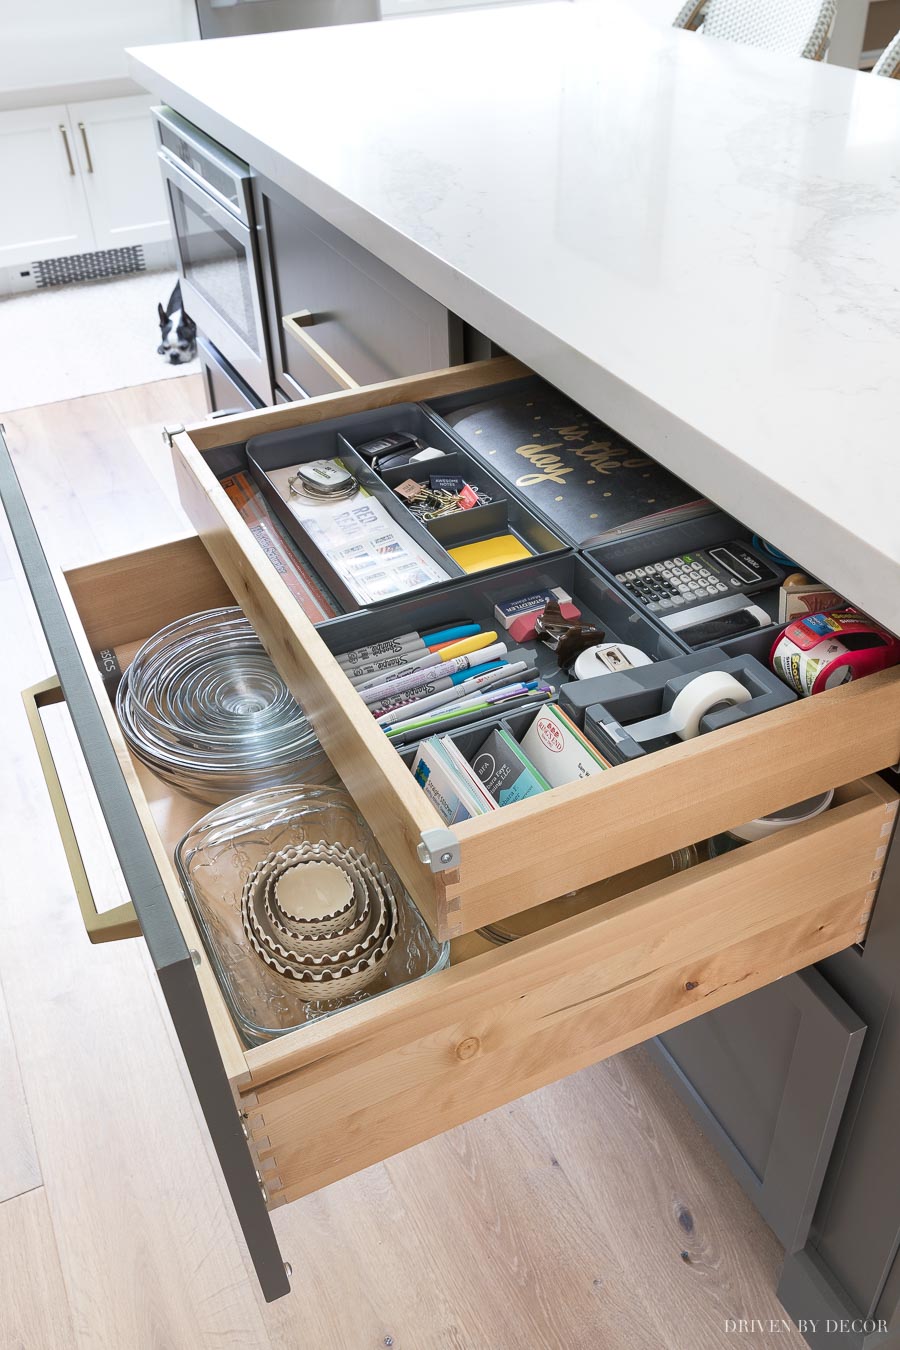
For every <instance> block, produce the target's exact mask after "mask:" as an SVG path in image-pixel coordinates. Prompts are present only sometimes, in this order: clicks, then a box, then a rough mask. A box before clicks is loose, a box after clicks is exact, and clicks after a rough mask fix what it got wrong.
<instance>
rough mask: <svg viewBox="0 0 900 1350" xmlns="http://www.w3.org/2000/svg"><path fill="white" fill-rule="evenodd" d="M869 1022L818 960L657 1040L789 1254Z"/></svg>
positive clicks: (809, 1207)
mask: <svg viewBox="0 0 900 1350" xmlns="http://www.w3.org/2000/svg"><path fill="white" fill-rule="evenodd" d="M865 1030H866V1028H865V1023H864V1022H863V1021H862V1020H861V1019H860V1018H859V1017H857V1015H856V1014H855V1013H854V1012H853V1011H852V1009H851V1008H850V1007H849V1006H848V1005H847V1004H846V1003H845V1002H844V1001H843V999H842V998H840V996H839V995H838V994H836V993H835V991H834V990H833V989H832V988H831V986H830V985H829V984H828V982H827V981H826V980H825V979H824V978H823V976H822V975H820V974H819V972H818V971H817V970H815V969H814V968H811V969H809V970H804V971H801V972H800V973H799V974H797V975H790V976H788V977H787V978H786V979H783V980H778V981H777V982H776V983H775V984H771V985H768V986H766V988H764V989H760V990H757V991H756V992H755V993H753V994H748V995H746V997H744V998H741V999H737V1000H736V1001H735V1002H734V1003H729V1004H726V1006H725V1007H723V1008H719V1009H717V1010H716V1011H715V1012H711V1013H707V1014H706V1015H705V1016H704V1017H698V1018H697V1019H696V1020H695V1021H693V1022H689V1023H688V1024H687V1025H685V1026H683V1027H678V1028H676V1030H674V1031H671V1032H667V1033H666V1035H664V1036H660V1037H659V1038H658V1039H657V1041H656V1042H654V1043H653V1045H654V1048H655V1052H656V1055H657V1057H658V1059H659V1060H660V1061H661V1062H662V1065H663V1067H664V1068H665V1069H666V1070H667V1072H668V1074H669V1076H670V1077H671V1079H672V1081H673V1082H674V1085H675V1087H676V1089H677V1091H678V1092H679V1095H680V1096H681V1097H682V1098H683V1100H684V1101H685V1102H686V1103H687V1105H688V1107H689V1109H690V1110H691V1112H692V1114H693V1115H694V1117H695V1119H696V1120H697V1123H698V1124H699V1125H700V1128H701V1129H702V1130H703V1131H704V1133H705V1134H707V1135H708V1136H709V1137H710V1138H711V1139H712V1141H713V1143H714V1144H715V1145H716V1146H717V1148H718V1149H719V1152H720V1153H721V1154H722V1156H723V1157H724V1159H725V1161H726V1162H727V1163H728V1165H729V1167H730V1168H731V1170H732V1172H733V1173H734V1175H735V1176H736V1177H737V1179H738V1181H739V1182H740V1183H741V1185H742V1186H743V1187H744V1189H745V1190H746V1191H747V1193H748V1195H750V1197H751V1199H752V1200H753V1201H754V1203H755V1204H756V1206H757V1208H758V1209H759V1211H760V1213H761V1214H762V1216H763V1218H764V1219H765V1220H766V1222H767V1223H768V1224H769V1226H770V1228H771V1229H772V1230H773V1232H774V1233H775V1234H776V1236H777V1237H778V1238H779V1239H780V1241H781V1242H782V1243H783V1244H784V1246H785V1247H786V1248H787V1250H788V1251H789V1252H793V1251H797V1250H798V1248H800V1247H802V1246H803V1244H804V1242H805V1241H806V1237H807V1234H808V1232H809V1226H810V1223H811V1221H812V1216H813V1211H814V1209H815V1205H816V1201H817V1199H818V1196H819V1191H820V1190H821V1187H822V1181H823V1178H824V1175H825V1169H826V1167H827V1165H828V1160H829V1158H830V1156H831V1150H832V1147H833V1145H834V1140H835V1135H836V1134H837V1129H838V1125H839V1124H840V1119H841V1115H842V1113H843V1110H844V1106H845V1104H846V1101H847V1095H848V1093H849V1090H850V1083H851V1080H852V1077H853V1071H854V1069H855V1067H856V1062H857V1060H858V1058H859V1052H860V1050H861V1048H862V1042H863V1037H864V1035H865Z"/></svg>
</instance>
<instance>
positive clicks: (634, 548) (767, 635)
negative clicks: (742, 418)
mask: <svg viewBox="0 0 900 1350" xmlns="http://www.w3.org/2000/svg"><path fill="white" fill-rule="evenodd" d="M730 539H739V540H742V541H743V542H744V543H747V544H750V543H752V540H753V533H752V531H751V530H748V529H747V527H746V526H745V525H742V524H741V523H740V521H737V520H734V519H733V517H731V516H728V515H726V514H725V513H724V512H722V511H717V512H715V513H714V514H712V515H708V516H700V517H697V518H695V519H693V520H687V521H680V522H679V523H678V524H675V525H664V526H663V527H662V528H660V529H656V530H650V531H648V532H647V533H646V534H641V535H635V536H634V537H633V538H630V539H617V540H613V541H611V542H609V543H605V544H597V545H596V546H595V547H593V548H588V549H585V550H584V556H585V557H586V558H590V559H591V561H592V562H593V563H595V564H596V565H597V566H598V567H599V568H600V569H601V571H602V572H603V573H604V574H605V575H606V576H608V577H609V579H610V581H611V582H612V583H613V584H614V585H615V586H617V587H618V586H620V585H621V583H620V582H619V581H618V580H617V577H618V576H620V575H621V574H622V573H623V572H628V571H633V570H634V569H635V568H637V567H644V566H646V565H647V564H648V563H654V562H659V561H660V559H662V558H674V557H677V556H678V555H679V554H682V553H690V552H691V551H692V550H693V549H698V548H710V547H714V546H715V545H716V544H724V543H727V542H728V540H730ZM798 566H799V564H798ZM779 594H780V587H779V586H778V585H773V586H770V587H769V588H768V589H767V590H763V591H757V592H755V593H754V594H752V595H750V596H749V597H748V598H749V599H750V600H751V601H752V603H753V604H754V605H758V606H759V607H760V609H764V610H765V611H766V613H767V614H769V615H770V616H771V619H772V623H771V626H769V627H768V628H759V629H757V631H756V632H750V633H743V634H741V636H739V637H733V638H726V639H724V640H722V641H719V642H710V643H704V644H703V646H706V647H710V646H715V647H721V648H722V649H723V650H724V651H725V652H727V653H728V655H729V656H755V657H756V659H757V660H758V661H761V662H762V663H763V665H765V666H768V664H769V653H770V651H771V650H772V645H773V643H774V642H775V638H776V637H777V635H778V632H779V630H780V629H781V628H783V627H784V624H779V622H778V597H779ZM632 603H634V604H635V605H638V602H637V601H633V602H632ZM638 608H641V609H642V607H641V606H639V605H638ZM642 612H643V610H642ZM663 626H664V625H663ZM672 638H673V641H676V642H677V643H678V647H679V649H680V650H681V651H690V650H694V649H692V648H690V647H688V646H687V644H686V643H684V642H683V641H682V639H681V638H680V637H678V636H677V635H676V634H674V633H673V634H672ZM696 650H702V647H699V648H697V649H696Z"/></svg>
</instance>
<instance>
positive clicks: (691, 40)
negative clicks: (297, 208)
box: [132, 0, 900, 632]
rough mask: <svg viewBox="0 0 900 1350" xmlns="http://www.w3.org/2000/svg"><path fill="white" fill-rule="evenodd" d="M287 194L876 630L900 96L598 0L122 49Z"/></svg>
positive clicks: (893, 339) (893, 569) (896, 546)
mask: <svg viewBox="0 0 900 1350" xmlns="http://www.w3.org/2000/svg"><path fill="white" fill-rule="evenodd" d="M132 71H133V73H134V76H135V78H136V79H138V80H140V81H141V83H143V84H144V85H145V86H147V87H148V88H149V89H151V90H152V92H153V93H154V94H155V95H157V96H158V97H159V98H160V99H162V100H165V101H166V102H168V103H169V104H170V105H171V106H173V107H174V108H176V110H177V111H178V112H180V113H181V114H182V115H183V116H185V117H187V118H189V119H190V120H191V121H192V122H194V123H195V124H196V125H198V126H199V127H201V128H202V129H203V130H204V131H206V132H208V133H209V134H210V135H211V136H213V137H215V138H216V139H217V140H219V141H220V142H221V143H222V144H224V145H225V146H227V147H228V148H229V149H231V150H233V151H234V152H235V153H236V154H238V155H241V156H242V157H243V158H245V159H246V160H247V161H248V162H249V163H250V164H251V165H252V166H253V168H254V169H255V170H257V171H259V172H260V173H262V174H264V175H266V176H267V177H268V178H269V179H271V180H272V181H273V182H275V183H276V184H278V185H279V186H280V187H281V188H283V189H284V190H285V191H286V192H287V193H288V194H290V195H291V196H292V197H295V198H297V199H299V200H301V201H302V202H303V203H304V204H305V205H306V206H307V207H309V208H311V209H312V210H313V211H315V212H317V213H318V214H319V215H320V216H321V217H323V218H324V219H325V220H326V221H328V222H329V223H330V224H331V225H333V226H335V227H337V229H338V230H340V231H342V232H343V234H345V235H347V236H349V237H350V238H351V239H352V240H355V241H356V242H357V243H358V244H360V245H362V246H363V247H364V248H365V249H367V250H369V251H370V252H371V253H373V254H374V255H376V257H378V258H379V259H381V260H382V261H383V262H385V263H387V264H389V265H390V266H391V267H393V268H394V269H396V271H397V272H399V273H401V274H402V276H404V277H407V278H409V280H410V281H412V282H413V283H415V285H416V286H418V287H420V288H421V289H422V290H423V291H425V292H427V293H428V294H429V295H430V296H433V297H435V298H436V299H437V300H439V301H440V302H441V303H442V304H444V305H446V306H447V307H448V309H450V310H451V311H453V312H454V313H456V314H458V315H460V316H461V317H462V318H463V319H465V320H466V321H467V322H468V323H470V324H472V325H474V326H475V327H476V328H477V329H479V330H480V331H481V332H483V333H486V334H487V335H488V336H489V337H490V338H491V339H493V340H494V341H495V342H496V343H498V344H500V345H501V346H502V347H504V348H505V349H506V350H508V351H510V352H512V353H513V354H514V355H516V356H518V357H520V358H521V359H522V360H523V361H525V362H526V363H527V364H528V365H530V366H531V367H532V368H533V369H535V370H537V371H538V372H539V373H540V374H542V375H544V376H545V377H546V378H547V379H548V380H550V381H551V382H552V383H553V384H555V385H557V386H558V387H559V388H561V389H563V390H564V391H565V392H566V393H568V394H570V395H571V396H572V397H573V398H575V399H577V400H578V401H579V402H580V403H582V404H584V405H585V406H586V407H588V408H589V409H590V410H591V411H592V412H594V413H596V414H597V415H598V416H600V417H602V418H603V419H604V420H605V421H607V422H608V423H610V424H611V425H612V426H613V427H614V428H615V429H616V430H617V431H619V432H620V433H621V434H623V435H625V436H627V437H629V438H630V439H631V440H633V441H635V442H636V443H637V444H639V445H640V446H642V447H643V448H644V449H646V450H647V451H648V452H649V453H651V454H652V455H653V456H654V457H655V458H657V459H658V460H660V461H661V462H662V463H664V464H666V465H667V466H668V467H670V468H671V469H673V470H674V471H675V472H676V473H678V474H680V475H681V476H682V477H684V478H686V479H687V480H688V481H689V482H691V483H692V484H693V485H694V486H696V487H697V488H699V489H700V490H701V491H703V492H704V493H706V494H707V495H708V496H710V497H712V498H713V499H714V500H715V501H717V502H718V503H719V504H720V505H721V506H722V507H723V508H725V509H726V510H729V511H731V512H733V513H734V514H736V515H737V516H738V517H739V518H741V519H743V520H744V521H746V523H747V524H748V525H750V526H752V527H753V528H754V529H756V530H758V531H759V532H760V533H762V534H764V535H765V536H766V537H767V538H770V539H771V540H773V541H774V542H775V543H776V544H778V545H779V547H781V548H782V549H784V550H785V551H787V552H788V553H791V554H793V555H796V556H799V557H801V558H802V559H803V561H804V563H805V565H806V566H807V567H808V568H810V569H811V570H813V571H815V572H816V573H818V574H820V575H821V577H822V578H823V579H825V580H828V581H829V582H830V583H831V584H832V585H834V586H835V587H836V588H837V589H838V590H840V591H842V592H843V593H844V594H846V595H847V596H848V597H849V598H850V599H851V600H853V601H855V602H856V603H858V604H859V605H861V606H862V607H863V608H864V609H866V610H867V611H868V612H870V613H871V614H872V615H873V616H874V617H876V618H878V619H880V620H881V621H882V622H883V623H885V624H887V625H888V626H889V627H891V628H892V629H893V630H894V631H898V632H900V525H898V521H897V512H896V502H897V501H898V499H900V462H898V459H897V456H896V454H895V451H894V441H895V428H896V425H897V418H898V413H900V363H898V361H897V348H898V341H900V252H898V250H897V248H896V221H897V218H898V213H900V179H898V175H897V160H896V147H897V143H898V139H900V91H898V88H897V85H896V83H893V82H891V81H886V80H884V81H879V80H874V79H866V78H865V77H863V76H860V75H857V74H856V73H854V72H851V71H847V70H843V69H839V68H835V67H828V66H819V65H816V64H815V63H813V62H804V61H799V60H792V59H788V58H785V57H776V56H771V55H769V54H768V53H765V52H759V51H755V50H750V49H747V48H741V47H736V46H733V45H730V44H724V43H719V42H715V41H710V40H708V39H703V38H700V37H698V36H697V35H695V34H691V33H685V32H678V31H674V30H672V31H669V30H662V29H659V28H658V27H655V26H653V25H651V24H649V23H647V22H645V21H644V20H643V19H642V18H641V17H640V16H639V15H635V14H633V13H632V12H631V11H630V10H629V9H628V8H627V6H626V5H625V4H624V3H621V0H598V2H597V3H583V4H581V3H579V4H548V5H538V6H527V7H522V8H515V9H510V8H504V9H500V10H487V11H479V12H475V13H466V14H455V15H443V16H437V17H430V18H422V19H416V20H410V21H408V22H407V21H404V22H395V23H385V24H371V25H353V26H349V27H345V28H330V29H321V30H314V31H306V32H292V33H287V34H278V35H265V36H260V37H248V38H234V39H229V40H227V41H221V42H208V43H202V44H178V45H173V46H161V47H155V48H145V49H141V50H139V51H137V52H134V53H132Z"/></svg>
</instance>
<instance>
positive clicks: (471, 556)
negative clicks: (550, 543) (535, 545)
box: [447, 534, 534, 572]
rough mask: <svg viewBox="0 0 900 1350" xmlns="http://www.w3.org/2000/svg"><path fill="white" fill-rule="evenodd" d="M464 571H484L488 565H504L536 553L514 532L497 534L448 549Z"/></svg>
mask: <svg viewBox="0 0 900 1350" xmlns="http://www.w3.org/2000/svg"><path fill="white" fill-rule="evenodd" d="M447 551H448V553H449V554H450V557H451V558H452V559H453V561H454V562H456V563H459V565H460V567H461V568H462V569H463V571H464V572H483V571H484V570H485V569H486V568H488V567H503V566H504V565H505V564H506V563H512V562H521V561H522V559H523V558H531V557H533V556H534V555H533V554H532V552H531V550H530V549H527V548H526V547H525V545H524V544H523V543H522V542H521V541H520V540H518V539H517V538H516V537H515V535H514V534H495V535H494V536H493V537H492V538H491V539H479V540H478V542H477V543H475V544H460V545H459V546H458V547H457V548H451V549H448V550H447Z"/></svg>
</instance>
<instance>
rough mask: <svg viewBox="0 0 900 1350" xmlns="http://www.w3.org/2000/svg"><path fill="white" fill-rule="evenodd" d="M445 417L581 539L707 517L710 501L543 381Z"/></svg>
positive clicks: (559, 527) (496, 469)
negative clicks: (698, 516)
mask: <svg viewBox="0 0 900 1350" xmlns="http://www.w3.org/2000/svg"><path fill="white" fill-rule="evenodd" d="M445 420H446V421H447V422H448V423H449V424H450V426H452V427H453V429H454V431H455V432H456V434H457V435H458V436H460V437H462V439H463V440H464V441H466V442H467V444H468V445H470V446H471V447H472V449H473V450H474V451H475V453H476V454H477V455H478V456H479V457H480V458H482V459H483V460H484V461H485V463H486V464H487V465H488V466H489V467H490V469H491V472H492V473H494V474H495V475H496V476H497V477H498V478H500V479H505V480H506V481H507V482H509V483H513V484H515V486H516V488H517V489H518V491H519V493H520V494H521V495H522V496H523V497H524V498H525V499H526V501H527V502H528V504H529V505H530V506H532V507H533V508H535V509H536V510H538V511H540V512H541V513H542V514H543V515H544V516H545V517H546V518H547V519H548V520H549V521H550V522H551V524H552V525H553V526H554V527H555V528H556V531H557V533H560V532H561V533H563V534H564V535H566V536H568V538H569V539H570V540H572V541H573V542H574V543H576V544H579V545H589V544H599V543H602V542H603V541H604V540H607V539H615V538H623V537H625V536H626V535H631V534H639V533H642V532H643V531H644V530H648V529H655V528H656V527H657V526H659V525H668V524H672V523H674V522H675V521H680V520H687V519H690V518H691V517H692V516H697V515H705V514H706V513H707V512H708V511H710V510H712V509H713V508H712V506H711V504H710V503H709V502H708V501H706V500H705V499H703V498H700V497H698V494H697V491H696V489H694V488H692V487H689V486H688V484H687V483H684V482H682V480H681V479H680V478H676V477H675V475H674V474H672V473H669V471H668V469H664V468H663V467H662V465H660V464H657V463H656V461H655V460H653V459H651V458H650V457H649V456H648V455H646V454H644V453H643V451H641V450H639V449H638V448H637V447H636V446H634V445H632V444H631V442H630V441H626V440H624V439H623V438H622V437H621V436H618V435H617V434H616V433H615V432H614V431H613V430H612V428H611V427H608V426H607V425H606V424H605V423H604V422H601V421H599V419H598V418H596V417H593V416H592V415H591V414H590V413H588V412H586V411H585V409H584V408H581V407H579V406H578V404H577V403H573V402H572V401H571V400H570V399H568V398H566V397H565V395H563V394H560V393H559V391H558V390H556V389H553V388H552V386H550V385H548V384H545V383H544V381H543V380H537V379H535V380H527V381H523V382H522V384H521V385H519V386H518V387H517V389H516V390H515V392H506V393H504V394H502V395H500V396H498V397H497V398H493V399H488V400H487V401H485V402H481V403H477V404H472V405H471V406H469V407H464V408H458V409H456V411H455V412H451V413H449V414H448V415H447V416H446V418H445Z"/></svg>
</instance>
